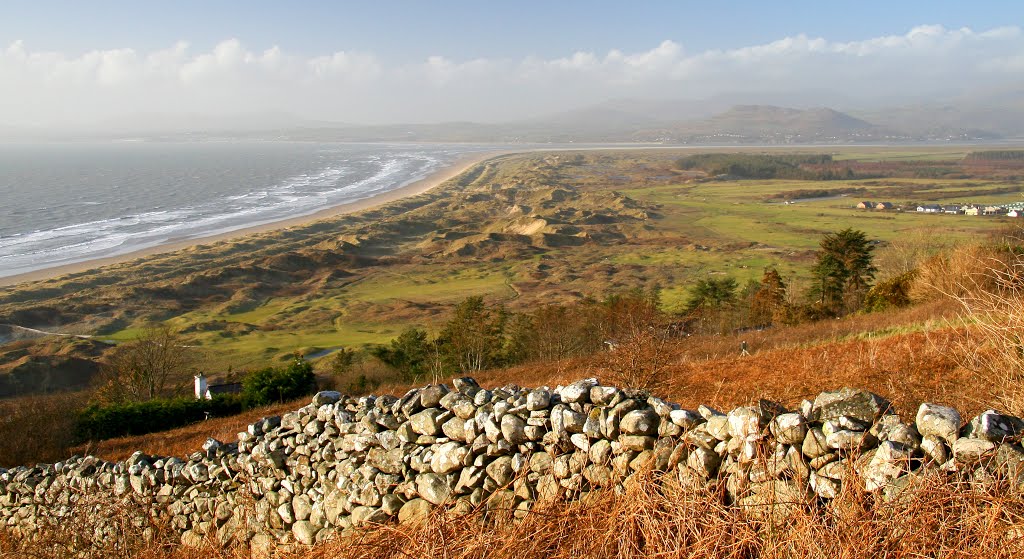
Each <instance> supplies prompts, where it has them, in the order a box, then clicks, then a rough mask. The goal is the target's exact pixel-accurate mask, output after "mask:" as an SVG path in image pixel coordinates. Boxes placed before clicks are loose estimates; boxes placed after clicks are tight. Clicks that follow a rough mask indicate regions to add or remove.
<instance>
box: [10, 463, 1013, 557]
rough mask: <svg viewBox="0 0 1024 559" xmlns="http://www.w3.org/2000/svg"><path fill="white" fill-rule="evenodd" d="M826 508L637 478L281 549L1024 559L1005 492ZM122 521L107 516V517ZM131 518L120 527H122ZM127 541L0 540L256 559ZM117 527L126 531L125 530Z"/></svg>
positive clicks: (217, 549) (31, 548) (129, 537)
mask: <svg viewBox="0 0 1024 559" xmlns="http://www.w3.org/2000/svg"><path fill="white" fill-rule="evenodd" d="M844 487H845V489H844V491H843V493H842V494H841V495H840V496H839V497H838V498H837V499H835V500H833V501H831V502H827V503H826V502H822V501H818V500H815V499H813V498H806V499H805V498H797V499H796V500H792V499H791V500H789V501H783V500H781V499H773V500H769V501H766V502H765V504H764V505H757V506H747V507H741V506H737V505H733V504H729V503H728V502H727V499H726V496H725V492H724V490H723V488H722V487H720V486H718V485H711V486H707V487H703V486H702V487H693V486H689V485H687V484H684V483H681V482H679V481H678V478H677V477H676V476H674V475H673V474H666V475H664V476H662V475H661V474H656V473H651V472H641V473H638V474H637V475H636V476H634V478H633V479H632V480H631V481H629V482H628V483H627V484H626V486H625V491H623V492H622V493H621V494H616V493H615V492H612V491H602V492H594V493H590V494H588V495H586V496H584V498H583V499H581V500H579V501H573V502H559V501H554V502H539V503H537V504H536V505H535V506H534V507H533V509H532V510H531V511H530V513H529V514H523V513H521V512H520V513H517V512H516V511H513V510H507V509H501V508H495V507H492V508H491V509H490V510H488V509H487V508H486V507H481V508H480V509H478V510H474V511H471V512H469V513H468V514H462V515H460V514H457V513H455V512H453V511H451V510H448V511H445V510H438V511H435V513H434V514H433V515H432V516H431V517H430V518H428V519H426V520H425V521H424V522H422V523H420V524H415V525H376V526H369V527H366V528H364V529H362V530H360V531H357V532H351V531H350V532H349V533H346V534H344V535H338V536H336V537H335V538H334V539H332V540H329V541H327V542H324V543H322V544H318V545H316V546H312V547H306V546H295V547H291V548H289V546H276V547H275V548H273V549H272V550H269V551H270V553H272V555H273V556H274V557H280V558H282V559H327V558H332V559H333V558H336V557H339V558H346V559H398V558H410V557H412V558H417V559H433V558H437V559H442V558H443V559H478V558H479V559H485V558H486V559H535V558H536V559H569V558H579V557H586V558H601V559H603V558H608V559H612V558H615V559H620V558H621V559H653V558H666V557H679V558H694V559H697V558H701V559H705V558H723V559H724V558H737V559H741V558H742V559H748V558H749V559H753V558H757V559H776V558H778V559H790V558H793V559H796V558H801V559H803V558H826V557H841V558H844V559H861V558H864V559H867V558H872V559H873V558H878V557H886V558H920V557H943V558H975V557H978V558H980V557H985V558H995V559H1002V558H1012V557H1020V556H1021V555H1022V554H1024V500H1022V499H1020V497H1019V496H1018V495H1014V494H1012V493H1011V492H1008V488H1007V487H1006V486H1002V485H999V484H991V485H987V486H979V485H971V484H967V483H964V482H957V481H954V480H950V479H945V478H942V477H938V476H924V477H922V479H921V481H920V482H919V483H917V484H915V485H912V486H910V487H909V488H908V489H907V490H905V491H904V492H903V493H901V494H900V495H899V497H898V498H894V499H891V500H887V499H884V498H882V497H881V496H880V495H877V494H868V493H865V492H863V491H861V490H859V489H857V484H856V483H848V484H844ZM99 510H101V511H102V512H104V513H107V514H112V515H117V514H118V511H117V510H115V509H112V508H109V509H103V508H101V509H99ZM122 516H123V515H122ZM106 521H107V523H108V524H109V525H112V526H116V527H117V529H118V530H120V531H119V532H118V533H119V534H121V537H119V538H116V539H115V540H114V541H113V542H111V543H109V544H106V545H100V544H97V543H96V542H95V540H92V539H91V530H93V529H94V526H95V523H96V519H95V518H88V517H87V516H86V515H82V516H79V517H76V518H72V519H71V520H70V521H69V522H66V523H63V524H62V525H61V526H59V527H57V528H53V529H47V530H42V531H39V532H37V533H36V534H35V538H36V539H35V541H32V542H27V541H24V540H18V539H15V538H13V537H11V535H10V534H9V533H5V532H3V531H0V557H36V558H39V559H50V558H54V559H56V558H63V557H68V556H70V555H71V553H72V549H74V548H76V547H79V546H81V545H83V544H85V543H86V542H91V543H90V544H89V545H93V546H95V547H94V548H93V549H92V551H91V553H90V554H88V555H85V556H87V557H131V558H138V559H149V558H153V559H155V558H167V559H241V558H244V557H251V556H260V555H257V554H255V553H252V554H251V552H250V550H249V549H247V548H244V547H236V548H222V547H221V546H220V545H218V544H217V543H215V542H214V540H213V539H212V538H210V539H207V540H206V542H205V543H203V544H201V545H200V546H198V547H183V546H181V545H177V544H175V543H174V541H173V538H171V537H170V536H169V532H168V531H166V530H165V527H163V526H161V525H158V524H153V525H150V526H143V527H139V526H135V525H132V524H131V523H118V522H116V521H115V518H113V517H112V518H108V519H106ZM121 524H123V525H121Z"/></svg>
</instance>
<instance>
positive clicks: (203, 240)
mask: <svg viewBox="0 0 1024 559" xmlns="http://www.w3.org/2000/svg"><path fill="white" fill-rule="evenodd" d="M505 153H509V152H507V151H500V150H495V151H488V152H482V153H473V154H467V155H464V156H462V157H460V158H458V159H456V160H455V161H454V162H453V163H452V164H451V165H449V166H447V167H445V168H443V169H439V170H438V171H436V172H434V173H432V174H430V175H429V176H427V177H424V178H422V179H420V180H418V181H415V182H412V183H409V184H407V185H405V186H403V187H401V188H396V189H394V190H391V191H388V192H384V193H382V194H378V195H376V196H371V197H370V198H365V199H363V200H357V201H355V202H349V203H346V204H340V205H337V206H331V207H329V208H324V209H322V210H320V211H318V212H316V213H312V214H309V215H304V216H300V217H293V218H288V219H283V220H280V221H274V222H270V223H264V224H261V225H254V226H251V227H245V228H242V229H236V230H234V231H229V232H226V233H220V234H217V235H210V236H206V237H196V238H193V239H187V240H182V241H171V242H168V243H165V244H161V245H157V246H154V247H149V248H145V249H141V250H136V251H132V252H126V253H124V254H118V255H116V256H108V257H104V258H95V259H91V260H84V261H82V262H74V263H71V264H61V265H58V266H53V267H50V268H44V269H42V270H34V271H32V272H26V273H24V274H17V275H13V276H4V277H0V287H3V286H9V285H16V284H19V283H25V282H31V281H40V280H45V279H50V278H55V277H59V276H63V275H65V274H72V273H76V272H83V271H86V270H92V269H94V268H99V267H102V266H108V265H110V264H117V263H120V262H128V261H131V260H136V259H138V258H142V257H145V256H150V255H153V254H163V253H167V252H174V251H176V250H181V249H184V248H188V247H192V246H196V245H205V244H210V243H214V242H217V241H226V240H231V239H238V238H240V237H245V236H247V235H252V234H255V233H264V232H267V231H276V230H279V229H287V228H289V227H294V226H297V225H305V224H307V223H312V222H314V221H320V220H322V219H327V218H331V217H335V216H339V215H344V214H349V213H354V212H359V211H362V210H368V209H371V208H376V207H378V206H382V205H384V204H387V203H389V202H394V201H395V200H400V199H402V198H407V197H410V196H416V195H418V194H423V193H424V192H427V191H428V190H430V189H432V188H434V187H435V186H438V185H439V184H441V183H443V182H445V181H447V180H448V179H451V178H454V177H456V176H457V175H460V174H462V172H464V171H466V170H468V169H469V168H470V167H472V166H473V165H476V164H477V163H480V162H481V161H484V160H486V159H489V158H491V157H494V156H497V155H502V154H505Z"/></svg>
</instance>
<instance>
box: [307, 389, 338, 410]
mask: <svg viewBox="0 0 1024 559" xmlns="http://www.w3.org/2000/svg"><path fill="white" fill-rule="evenodd" d="M340 399H341V392H337V391H334V390H323V391H321V392H317V393H316V394H315V395H313V406H314V407H317V408H319V407H320V406H326V405H330V404H333V403H336V402H337V401H338V400H340Z"/></svg>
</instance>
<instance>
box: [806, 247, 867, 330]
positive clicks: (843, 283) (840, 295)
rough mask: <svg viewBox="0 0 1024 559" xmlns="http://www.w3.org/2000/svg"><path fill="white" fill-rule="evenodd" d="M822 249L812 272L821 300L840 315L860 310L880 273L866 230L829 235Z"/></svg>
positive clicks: (822, 303)
mask: <svg viewBox="0 0 1024 559" xmlns="http://www.w3.org/2000/svg"><path fill="white" fill-rule="evenodd" d="M820 246H821V248H820V249H819V250H818V254H817V263H815V265H814V267H813V268H812V269H811V272H812V273H813V274H814V277H815V280H816V284H815V288H814V290H815V293H816V295H817V296H818V301H819V302H820V303H821V305H822V306H823V307H824V308H826V309H827V310H829V311H830V312H832V313H836V314H838V313H841V312H843V311H850V310H853V309H855V308H857V307H859V305H860V302H861V301H862V300H863V298H864V294H865V293H866V292H867V290H868V288H869V287H870V286H871V280H873V279H874V278H875V272H877V271H878V269H877V268H875V266H874V255H873V254H872V251H874V249H875V247H874V246H873V245H872V244H871V241H869V240H868V238H867V236H866V234H865V233H864V232H863V231H855V230H853V229H851V228H847V229H843V230H842V231H838V232H836V233H829V234H827V235H825V237H824V238H823V239H822V240H821V243H820Z"/></svg>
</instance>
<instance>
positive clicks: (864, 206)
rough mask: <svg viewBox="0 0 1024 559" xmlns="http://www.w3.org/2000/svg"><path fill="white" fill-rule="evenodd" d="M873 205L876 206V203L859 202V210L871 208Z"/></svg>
mask: <svg viewBox="0 0 1024 559" xmlns="http://www.w3.org/2000/svg"><path fill="white" fill-rule="evenodd" d="M873 207H875V205H874V204H872V203H871V202H860V203H858V204H857V209H858V210H869V209H871V208H873Z"/></svg>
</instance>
